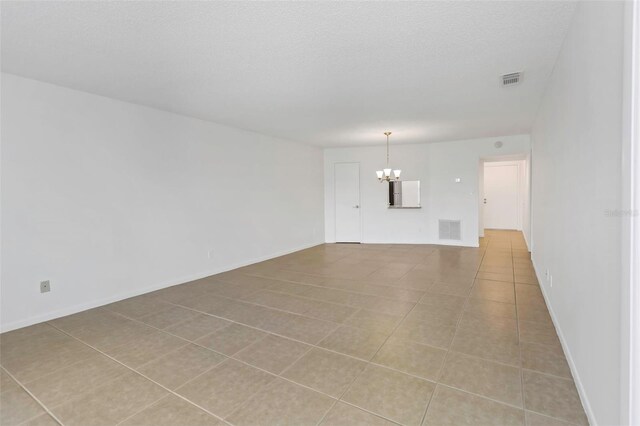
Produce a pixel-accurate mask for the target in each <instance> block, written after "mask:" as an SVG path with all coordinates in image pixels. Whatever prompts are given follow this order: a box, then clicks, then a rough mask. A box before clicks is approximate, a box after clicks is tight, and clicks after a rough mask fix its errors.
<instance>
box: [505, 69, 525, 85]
mask: <svg viewBox="0 0 640 426" xmlns="http://www.w3.org/2000/svg"><path fill="white" fill-rule="evenodd" d="M520 81H522V73H521V72H512V73H509V74H505V75H503V76H502V85H503V86H514V85H516V84H518V83H520Z"/></svg>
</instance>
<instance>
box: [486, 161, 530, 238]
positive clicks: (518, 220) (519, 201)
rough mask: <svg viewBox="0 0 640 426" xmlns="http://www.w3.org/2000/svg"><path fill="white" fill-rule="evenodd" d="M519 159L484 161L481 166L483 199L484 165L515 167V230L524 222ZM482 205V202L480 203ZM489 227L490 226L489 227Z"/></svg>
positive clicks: (520, 229) (519, 228)
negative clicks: (516, 208) (516, 176)
mask: <svg viewBox="0 0 640 426" xmlns="http://www.w3.org/2000/svg"><path fill="white" fill-rule="evenodd" d="M520 161H521V160H513V161H504V160H503V161H485V162H484V163H483V165H482V167H483V170H482V172H483V175H482V194H481V198H482V199H483V200H484V198H486V197H485V196H484V183H485V182H484V168H485V167H504V166H509V167H511V166H515V167H516V172H517V175H518V180H517V182H516V185H517V198H516V204H517V206H518V211H517V213H516V215H517V218H516V229H515V230H516V231H522V223H523V222H524V221H523V220H522V219H523V218H524V204H523V199H524V194H523V193H522V185H523V182H522V170H521V167H520V166H521V164H520ZM491 163H502V164H500V165H497V164H496V165H491ZM482 204H483V206H484V202H483V203H482ZM482 215H483V217H482V223H483V224H484V207H483V209H482ZM490 229H491V228H490Z"/></svg>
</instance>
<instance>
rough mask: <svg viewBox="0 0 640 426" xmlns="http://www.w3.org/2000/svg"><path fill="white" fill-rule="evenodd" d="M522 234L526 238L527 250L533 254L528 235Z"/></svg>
mask: <svg viewBox="0 0 640 426" xmlns="http://www.w3.org/2000/svg"><path fill="white" fill-rule="evenodd" d="M520 232H522V236H523V237H524V243H525V244H526V245H527V250H528V251H529V253H531V244H529V240H528V239H527V234H525V233H524V231H520Z"/></svg>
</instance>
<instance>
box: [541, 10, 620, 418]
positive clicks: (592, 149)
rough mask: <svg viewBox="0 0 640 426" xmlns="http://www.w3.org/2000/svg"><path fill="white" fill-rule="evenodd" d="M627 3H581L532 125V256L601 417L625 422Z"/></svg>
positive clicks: (585, 394)
mask: <svg viewBox="0 0 640 426" xmlns="http://www.w3.org/2000/svg"><path fill="white" fill-rule="evenodd" d="M623 8H624V4H623V3H622V2H580V3H579V4H578V7H577V10H576V15H575V18H574V21H573V24H572V27H571V29H570V31H569V33H568V35H567V38H566V40H565V43H564V46H563V48H562V50H561V52H560V55H559V58H558V62H557V64H556V67H555V70H554V72H553V74H552V76H551V80H550V84H549V86H548V88H547V90H546V92H545V94H544V98H543V101H542V104H541V107H540V110H539V113H538V116H537V118H536V120H535V123H534V126H533V131H532V158H533V160H532V166H533V170H532V178H533V185H532V210H533V216H532V219H533V244H534V247H533V253H532V255H533V261H534V263H535V267H536V270H537V273H538V277H539V279H541V280H540V283H541V286H542V288H543V291H544V293H545V297H546V299H547V303H548V305H549V308H550V310H551V311H552V316H553V318H554V322H555V325H556V328H557V329H558V333H559V335H560V338H561V340H562V342H563V345H564V348H565V353H566V354H567V356H568V358H569V362H570V364H571V366H572V369H573V373H574V378H575V379H576V382H577V386H578V388H579V391H580V392H581V396H582V398H583V403H584V404H585V408H586V411H587V415H588V416H589V417H590V420H591V422H592V424H601V425H617V424H620V356H621V354H620V346H621V344H620V343H621V342H620V326H621V324H620V314H619V312H620V309H621V300H620V286H621V277H620V251H621V218H620V217H619V216H618V215H617V213H615V212H616V210H617V211H619V209H620V208H621V207H620V200H621V189H620V188H621V164H622V163H621V129H622V115H621V107H622V75H623V69H622V63H623V61H622V47H623ZM608 212H613V214H612V215H609V214H608ZM547 269H548V270H549V271H550V273H551V275H552V277H553V287H550V286H549V283H548V282H546V281H545V280H544V273H545V271H546V270H547Z"/></svg>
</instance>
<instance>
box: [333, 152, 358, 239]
mask: <svg viewBox="0 0 640 426" xmlns="http://www.w3.org/2000/svg"><path fill="white" fill-rule="evenodd" d="M338 164H357V165H358V203H359V204H358V205H359V206H360V208H359V209H358V222H359V223H360V226H359V227H358V228H359V229H358V241H353V242H344V241H338V232H337V231H338V209H337V206H336V201H337V197H336V194H337V191H336V185H337V180H336V165H338ZM361 181H362V168H361V167H360V162H359V161H338V162H335V163H333V239H334V242H335V243H341V244H361V243H362V186H361V185H360V182H361Z"/></svg>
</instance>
